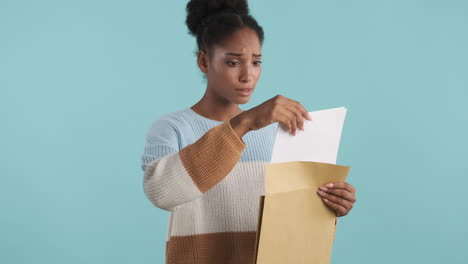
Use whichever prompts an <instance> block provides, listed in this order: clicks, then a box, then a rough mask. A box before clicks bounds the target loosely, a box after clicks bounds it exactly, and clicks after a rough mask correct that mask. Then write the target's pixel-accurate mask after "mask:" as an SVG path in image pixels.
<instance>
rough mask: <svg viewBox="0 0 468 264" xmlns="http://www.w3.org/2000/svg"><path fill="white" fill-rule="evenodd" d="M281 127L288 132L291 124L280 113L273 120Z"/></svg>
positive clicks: (287, 118)
mask: <svg viewBox="0 0 468 264" xmlns="http://www.w3.org/2000/svg"><path fill="white" fill-rule="evenodd" d="M275 119H276V120H277V121H278V122H279V123H280V124H281V125H283V127H284V128H285V129H286V130H287V131H288V132H290V131H291V122H290V120H289V117H288V116H286V115H284V114H283V113H282V112H278V113H277V114H276V118H275Z"/></svg>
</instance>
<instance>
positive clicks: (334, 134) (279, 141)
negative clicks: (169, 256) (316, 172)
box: [271, 107, 346, 164]
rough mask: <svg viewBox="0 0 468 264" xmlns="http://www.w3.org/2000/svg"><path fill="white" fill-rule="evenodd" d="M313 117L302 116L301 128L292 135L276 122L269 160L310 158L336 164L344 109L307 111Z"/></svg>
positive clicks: (308, 159)
mask: <svg viewBox="0 0 468 264" xmlns="http://www.w3.org/2000/svg"><path fill="white" fill-rule="evenodd" d="M309 114H310V116H311V117H312V120H307V119H304V131H302V130H300V129H297V130H296V135H295V136H293V135H292V134H291V133H289V132H288V131H287V130H286V129H284V128H283V127H282V125H278V130H277V132H276V138H275V144H274V146H273V153H272V158H271V163H279V162H288V161H313V162H324V163H331V164H336V158H337V156H338V147H339V144H340V138H341V131H342V129H343V123H344V120H345V117H346V108H345V107H337V108H332V109H326V110H320V111H313V112H309Z"/></svg>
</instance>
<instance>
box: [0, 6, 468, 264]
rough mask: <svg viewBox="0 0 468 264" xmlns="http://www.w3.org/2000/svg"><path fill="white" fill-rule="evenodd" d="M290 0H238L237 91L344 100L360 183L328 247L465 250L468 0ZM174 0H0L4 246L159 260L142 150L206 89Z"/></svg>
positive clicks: (17, 250) (16, 253) (314, 101)
mask: <svg viewBox="0 0 468 264" xmlns="http://www.w3.org/2000/svg"><path fill="white" fill-rule="evenodd" d="M287 2H288V3H287V4H286V3H285V1H267V0H262V1H259V0H251V1H250V8H251V11H252V14H253V15H254V16H255V17H256V18H257V19H258V21H259V22H260V24H261V25H262V26H263V27H264V30H265V36H266V37H265V43H264V46H263V54H264V58H263V75H262V77H261V80H260V82H259V84H258V86H257V90H256V91H255V93H254V95H253V98H252V100H251V101H250V102H249V103H248V104H247V105H243V106H242V108H243V109H249V108H251V107H253V106H256V105H258V104H260V103H261V102H263V101H265V100H267V99H269V98H271V97H273V96H275V95H276V94H282V95H284V96H287V97H289V98H292V99H296V100H299V101H300V102H302V104H303V105H304V106H305V107H306V108H307V109H308V110H309V111H314V110H320V109H326V108H333V107H339V106H346V107H347V108H348V115H347V118H346V122H345V126H344V130H343V136H342V141H341V145H340V153H339V158H338V163H339V164H342V165H349V166H351V167H352V169H351V173H350V175H349V182H351V183H352V184H353V185H355V186H356V188H357V190H358V192H357V197H358V201H357V203H356V206H355V208H354V209H353V211H352V212H351V213H350V214H349V215H348V216H346V217H343V218H340V220H339V224H338V230H337V236H336V241H335V245H334V252H333V253H334V254H333V257H332V263H360V264H362V263H426V264H429V263H434V264H435V263H437V264H438V263H468V238H467V236H468V227H467V223H468V206H467V202H468V198H467V186H468V173H467V171H468V155H467V149H468V140H467V134H468V133H467V132H468V117H467V114H468V111H467V109H466V101H467V99H468V92H467V90H468V33H467V32H468V2H466V1H462V0H459V1H456V0H444V1H442V0H440V1H427V0H425V1H423V0H419V1H416V0H391V1H390V0H388V1H370V0H369V1H363V0H357V1H344V0H343V1H320V2H319V1H287ZM185 4H186V1H141V0H136V1H109V0H108V1H104V0H100V1H96V0H93V1H90V0H81V1H31V0H29V1H27V0H16V1H13V0H0V88H1V94H0V114H1V119H0V120H1V130H0V131H1V132H0V135H1V136H0V165H1V168H0V175H1V182H0V209H1V213H0V263H48V264H52V263H69V264H72V263H114V264H117V263H163V261H164V253H165V239H166V228H167V216H168V213H167V212H165V211H163V210H161V209H158V208H156V207H154V206H153V205H152V204H151V203H150V202H149V201H148V200H147V199H146V197H145V196H144V193H143V187H142V177H143V172H142V171H141V169H140V165H141V163H140V162H141V161H140V156H141V154H142V151H143V146H144V139H145V134H146V132H147V130H148V128H149V126H150V124H151V122H152V121H153V120H154V119H156V118H157V117H158V116H160V115H162V114H164V113H168V112H172V111H175V110H179V109H182V108H185V107H188V106H191V105H193V104H195V103H196V102H197V101H198V100H199V99H200V98H201V96H202V95H203V92H204V89H205V85H206V84H205V83H204V82H203V79H202V75H201V73H200V72H199V71H198V69H197V68H196V64H195V56H194V51H195V40H194V38H193V37H191V36H189V35H188V34H187V32H188V30H187V28H186V26H185V24H184V21H185Z"/></svg>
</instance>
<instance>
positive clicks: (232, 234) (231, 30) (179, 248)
mask: <svg viewBox="0 0 468 264" xmlns="http://www.w3.org/2000/svg"><path fill="white" fill-rule="evenodd" d="M186 24H187V26H188V28H189V30H190V33H191V34H192V35H194V36H195V37H196V40H197V46H198V50H199V52H198V56H197V62H198V66H199V68H200V70H201V71H202V72H203V73H204V76H205V77H206V79H207V87H206V92H205V94H204V95H203V97H202V98H201V99H200V101H198V102H197V103H196V104H195V105H193V106H192V107H187V108H185V109H182V110H179V111H176V112H173V113H169V114H166V115H163V116H161V117H159V118H158V119H157V120H155V121H154V122H153V124H152V126H151V128H150V129H149V131H148V133H147V139H146V145H145V149H144V153H143V155H142V162H143V164H142V169H143V170H144V171H145V175H144V191H145V194H146V196H147V197H148V199H149V200H150V201H151V202H152V203H153V204H154V205H155V206H157V207H158V208H161V209H164V210H167V211H169V212H170V215H169V224H168V233H167V239H166V263H253V259H254V250H255V249H254V245H255V231H256V227H257V219H258V209H259V208H258V206H259V197H260V196H261V195H263V194H264V171H265V165H266V164H268V163H269V162H270V160H271V152H272V146H273V141H274V138H275V133H276V129H277V125H278V124H281V125H282V126H284V127H285V128H287V129H288V130H289V131H290V132H291V133H292V134H295V132H296V130H297V129H303V123H304V119H308V120H310V116H309V114H308V111H307V110H306V109H305V108H304V107H303V106H302V105H301V104H300V103H299V102H297V101H294V100H291V99H289V98H286V97H284V96H281V95H277V96H275V97H273V98H271V99H269V100H267V101H265V102H264V103H262V104H260V105H258V106H256V107H254V108H252V109H249V110H247V111H243V110H241V109H240V108H239V104H245V103H247V102H248V101H249V100H250V97H251V96H252V94H253V92H254V90H255V86H256V83H257V81H258V79H259V78H260V75H261V56H262V55H261V48H262V43H263V29H262V27H261V26H259V25H258V24H257V22H256V20H255V19H254V18H253V17H252V16H251V15H249V10H248V7H247V2H246V1H245V0H231V1H228V0H225V1H222V0H192V1H190V2H189V3H188V4H187V19H186ZM317 192H318V195H320V196H321V197H322V199H323V201H324V202H325V204H326V205H328V206H329V207H330V208H332V209H333V210H335V211H336V213H337V216H343V215H346V214H347V213H348V212H349V211H350V210H351V208H352V206H353V204H354V202H355V200H356V199H355V189H354V188H353V186H351V185H350V184H348V183H330V184H328V185H326V186H322V187H320V190H317Z"/></svg>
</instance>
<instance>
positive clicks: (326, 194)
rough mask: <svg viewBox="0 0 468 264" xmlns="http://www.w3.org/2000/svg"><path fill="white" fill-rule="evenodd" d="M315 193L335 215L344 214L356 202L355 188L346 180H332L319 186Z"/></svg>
mask: <svg viewBox="0 0 468 264" xmlns="http://www.w3.org/2000/svg"><path fill="white" fill-rule="evenodd" d="M317 194H318V195H319V196H320V197H321V198H322V201H323V202H324V203H325V204H326V205H327V206H328V207H329V208H331V209H332V210H333V211H335V213H336V216H337V217H340V216H345V215H347V214H348V213H349V211H351V209H352V208H353V205H354V203H355V202H356V189H355V188H354V187H353V186H352V185H351V184H349V183H347V182H333V183H328V184H326V185H324V186H320V187H319V189H318V190H317Z"/></svg>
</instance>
